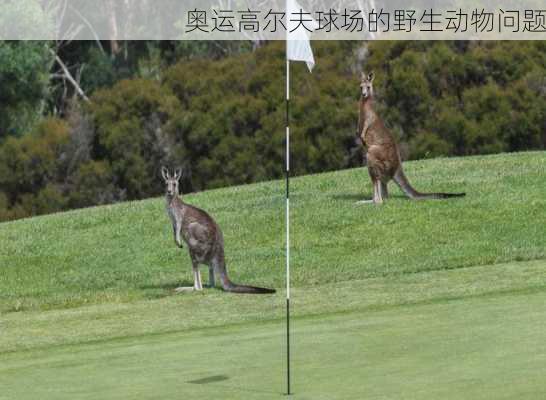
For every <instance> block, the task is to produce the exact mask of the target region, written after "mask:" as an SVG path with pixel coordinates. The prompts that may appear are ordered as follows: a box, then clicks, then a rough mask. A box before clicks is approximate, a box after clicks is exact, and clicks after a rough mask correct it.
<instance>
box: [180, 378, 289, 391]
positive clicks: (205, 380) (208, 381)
mask: <svg viewBox="0 0 546 400" xmlns="http://www.w3.org/2000/svg"><path fill="white" fill-rule="evenodd" d="M227 380H229V376H227V375H212V376H207V377H205V378H201V379H195V380H193V381H188V382H187V383H190V384H192V385H208V384H211V383H214V384H215V385H214V386H215V387H218V388H223V389H228V390H234V391H239V392H246V393H265V394H282V393H280V392H275V391H272V390H260V389H247V388H242V387H239V386H231V385H229V384H228V385H225V384H222V385H217V384H216V383H218V382H224V381H227Z"/></svg>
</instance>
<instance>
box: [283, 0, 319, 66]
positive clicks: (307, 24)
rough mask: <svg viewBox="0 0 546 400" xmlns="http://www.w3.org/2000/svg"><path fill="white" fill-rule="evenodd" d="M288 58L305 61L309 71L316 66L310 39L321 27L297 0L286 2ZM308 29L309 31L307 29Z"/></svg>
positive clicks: (287, 0)
mask: <svg viewBox="0 0 546 400" xmlns="http://www.w3.org/2000/svg"><path fill="white" fill-rule="evenodd" d="M286 20H287V24H286V29H287V34H286V40H287V42H286V58H287V59H288V60H292V61H305V62H306V63H307V67H308V68H309V71H312V70H313V67H314V66H315V57H313V50H311V41H310V39H309V37H310V35H311V32H309V31H308V29H309V30H311V31H314V30H316V29H317V28H318V27H319V25H318V23H317V21H315V20H314V19H313V18H312V17H311V15H310V14H306V11H305V10H302V8H301V6H300V5H299V4H298V2H297V1H296V0H286ZM306 28H307V29H306Z"/></svg>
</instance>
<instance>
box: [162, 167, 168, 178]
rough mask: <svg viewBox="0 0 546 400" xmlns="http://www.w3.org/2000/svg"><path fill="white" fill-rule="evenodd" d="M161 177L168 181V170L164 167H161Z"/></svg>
mask: <svg viewBox="0 0 546 400" xmlns="http://www.w3.org/2000/svg"><path fill="white" fill-rule="evenodd" d="M161 176H162V177H163V179H165V180H167V179H169V170H168V169H167V168H165V167H161Z"/></svg>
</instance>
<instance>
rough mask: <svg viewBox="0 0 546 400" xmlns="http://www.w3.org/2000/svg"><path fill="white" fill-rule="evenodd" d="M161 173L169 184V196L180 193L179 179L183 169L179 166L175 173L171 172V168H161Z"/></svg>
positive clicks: (167, 184) (166, 183)
mask: <svg viewBox="0 0 546 400" xmlns="http://www.w3.org/2000/svg"><path fill="white" fill-rule="evenodd" d="M161 175H162V176H163V180H164V181H165V185H166V186H167V196H178V195H179V194H180V191H179V184H178V181H179V180H180V177H181V176H182V170H181V169H180V168H177V169H176V170H175V171H174V175H171V174H170V173H169V170H168V169H167V168H165V167H162V168H161Z"/></svg>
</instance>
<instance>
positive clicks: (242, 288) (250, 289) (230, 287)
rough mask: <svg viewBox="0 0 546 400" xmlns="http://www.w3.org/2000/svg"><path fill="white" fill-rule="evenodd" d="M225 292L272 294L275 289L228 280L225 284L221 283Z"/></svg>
mask: <svg viewBox="0 0 546 400" xmlns="http://www.w3.org/2000/svg"><path fill="white" fill-rule="evenodd" d="M222 286H223V287H224V290H225V291H226V292H230V293H247V294H272V293H275V292H276V290H275V289H268V288H262V287H257V286H247V285H237V284H236V283H233V282H229V284H227V285H222Z"/></svg>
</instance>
